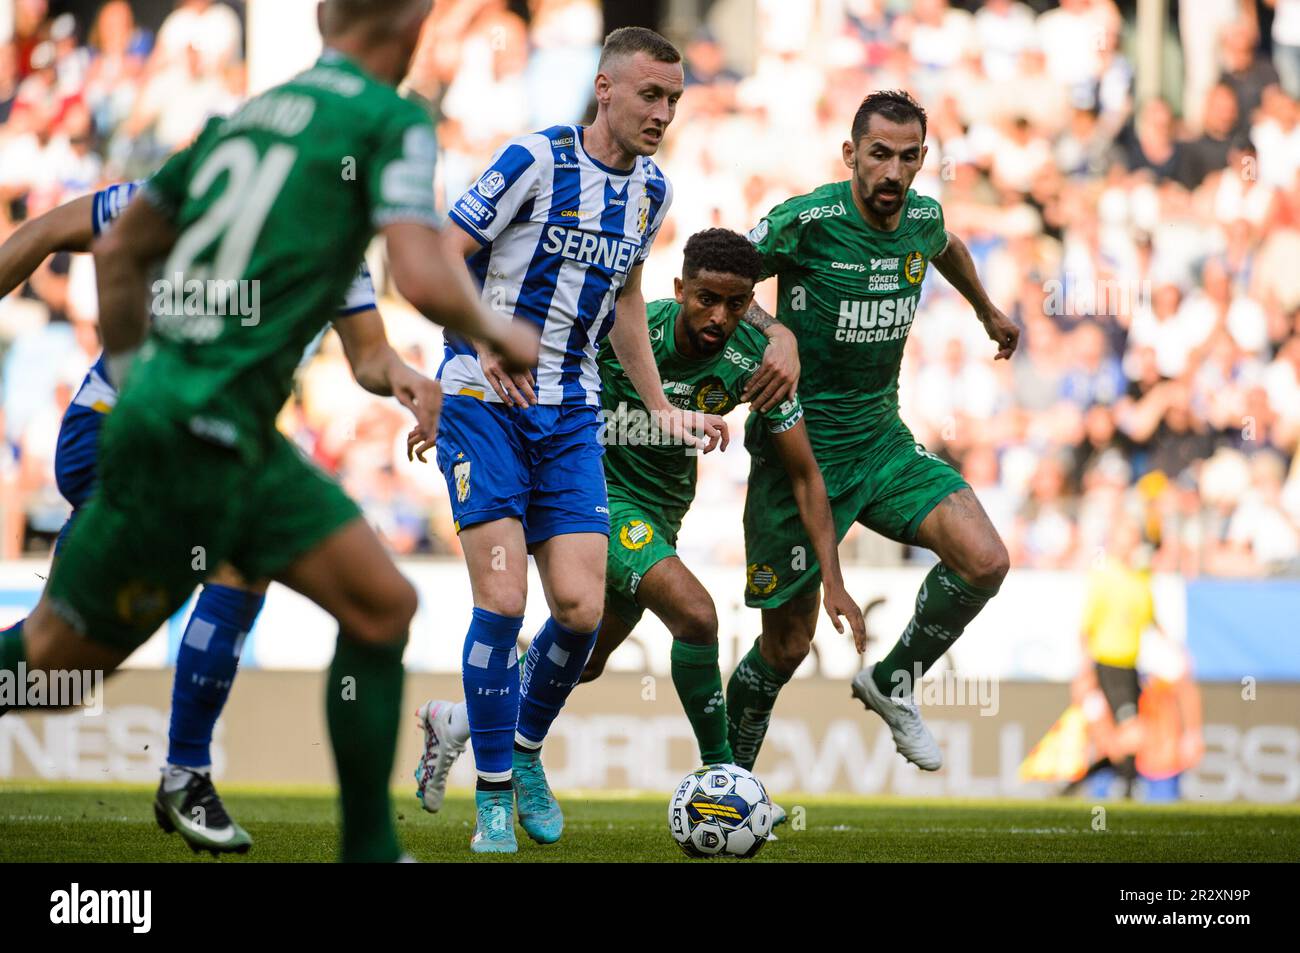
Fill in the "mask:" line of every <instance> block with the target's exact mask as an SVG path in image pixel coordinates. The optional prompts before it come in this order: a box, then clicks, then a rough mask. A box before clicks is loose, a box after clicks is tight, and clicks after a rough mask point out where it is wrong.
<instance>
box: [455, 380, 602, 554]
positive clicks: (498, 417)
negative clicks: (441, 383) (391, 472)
mask: <svg viewBox="0 0 1300 953" xmlns="http://www.w3.org/2000/svg"><path fill="white" fill-rule="evenodd" d="M599 431H600V425H599V420H598V418H597V416H596V408H595V407H592V406H589V405H587V404H558V405H544V406H543V405H534V406H532V407H529V408H528V409H526V410H518V409H516V408H507V407H505V406H504V405H502V404H497V403H490V402H488V401H484V400H479V399H478V398H477V397H469V396H466V395H460V394H457V395H452V396H448V397H446V398H445V399H444V400H443V404H442V420H441V422H440V424H439V426H438V468H439V469H441V470H442V475H443V477H444V478H445V479H446V480H447V490H448V492H449V493H450V494H451V512H452V516H454V517H455V519H456V531H457V532H460V531H461V530H463V529H465V528H466V527H469V526H474V525H477V524H478V523H487V522H491V521H492V520H497V519H502V518H505V517H515V518H517V519H519V520H520V521H521V522H522V523H523V524H524V539H525V540H526V541H527V543H528V545H529V546H530V547H531V546H532V545H533V544H535V543H540V542H543V541H545V540H548V539H550V538H551V537H552V536H562V535H564V534H566V533H603V534H604V535H606V536H608V535H609V498H608V496H607V495H606V492H605V468H604V465H603V464H602V462H601V457H602V456H604V454H605V448H604V447H603V446H601V444H600V440H599V439H598V434H599Z"/></svg>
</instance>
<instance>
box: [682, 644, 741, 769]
mask: <svg viewBox="0 0 1300 953" xmlns="http://www.w3.org/2000/svg"><path fill="white" fill-rule="evenodd" d="M671 659H672V672H673V687H674V688H676V689H677V697H678V698H680V699H681V700H682V708H683V709H684V710H685V711H686V718H687V720H688V721H690V723H691V730H692V731H694V732H695V740H696V742H697V743H698V744H699V746H700V763H701V764H730V763H731V745H729V744H727V706H726V702H725V701H724V700H723V697H722V672H720V671H719V670H718V644H717V643H716V642H715V643H713V644H712V645H691V644H689V643H687V642H679V641H677V640H676V639H674V640H673V649H672V655H671Z"/></svg>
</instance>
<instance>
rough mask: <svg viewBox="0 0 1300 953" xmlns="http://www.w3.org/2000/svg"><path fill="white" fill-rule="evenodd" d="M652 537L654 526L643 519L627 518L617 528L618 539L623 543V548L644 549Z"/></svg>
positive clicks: (653, 535)
mask: <svg viewBox="0 0 1300 953" xmlns="http://www.w3.org/2000/svg"><path fill="white" fill-rule="evenodd" d="M654 538H655V530H654V527H653V526H651V525H650V524H649V523H647V522H646V521H645V520H628V521H627V522H626V523H624V524H623V525H622V526H620V527H619V530H618V541H619V542H620V543H622V544H623V548H624V549H630V550H632V551H633V552H636V551H637V550H639V549H645V547H646V546H648V545H649V544H650V541H651V540H652V539H654Z"/></svg>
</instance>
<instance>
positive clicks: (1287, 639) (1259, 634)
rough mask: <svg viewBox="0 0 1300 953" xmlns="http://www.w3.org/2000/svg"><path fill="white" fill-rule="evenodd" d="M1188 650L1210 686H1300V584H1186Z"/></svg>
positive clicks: (1221, 581) (1209, 581)
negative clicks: (1248, 682) (1250, 682)
mask: <svg viewBox="0 0 1300 953" xmlns="http://www.w3.org/2000/svg"><path fill="white" fill-rule="evenodd" d="M1187 645H1188V648H1189V649H1190V650H1191V653H1192V658H1193V660H1194V661H1193V664H1194V665H1195V666H1196V677H1197V678H1198V679H1204V680H1207V681H1216V680H1230V681H1239V680H1240V679H1242V678H1243V677H1246V676H1251V677H1253V678H1256V679H1258V680H1260V681H1300V580H1274V579H1260V580H1255V579H1252V580H1227V579H1205V580H1196V581H1193V582H1189V583H1187Z"/></svg>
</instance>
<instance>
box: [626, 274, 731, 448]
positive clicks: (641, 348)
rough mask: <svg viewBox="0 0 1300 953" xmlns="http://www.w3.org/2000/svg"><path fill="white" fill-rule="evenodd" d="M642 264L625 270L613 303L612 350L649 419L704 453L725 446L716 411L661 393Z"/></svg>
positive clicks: (723, 429) (724, 431)
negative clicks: (682, 405)
mask: <svg viewBox="0 0 1300 953" xmlns="http://www.w3.org/2000/svg"><path fill="white" fill-rule="evenodd" d="M641 268H642V266H641V265H637V266H636V267H635V268H633V269H632V271H631V272H630V273H629V274H628V278H627V283H626V284H625V285H624V286H623V290H622V292H621V293H620V294H619V296H618V300H617V301H616V302H615V303H614V326H613V328H611V329H610V332H609V343H610V344H611V345H612V346H613V348H614V354H615V356H616V357H617V358H618V362H619V363H620V364H622V365H623V372H624V373H625V374H627V377H628V380H630V381H631V382H632V386H633V387H634V388H636V393H637V396H638V397H640V398H641V401H642V402H643V403H644V404H645V406H646V410H648V411H650V413H651V414H652V415H653V416H652V419H656V418H657V419H659V420H662V421H663V422H664V430H665V431H666V432H667V433H668V435H669V436H670V437H674V438H679V439H681V440H682V441H684V442H685V444H686V445H687V446H688V447H697V448H698V447H702V448H703V450H704V452H705V453H708V452H709V451H710V450H712V449H713V448H714V447H716V446H718V445H719V444H721V445H722V449H723V450H726V449H727V443H728V442H729V440H730V436H729V434H728V432H727V422H726V421H725V420H723V419H722V418H721V417H719V416H718V415H717V414H700V413H695V412H693V411H686V410H679V409H678V408H676V407H673V406H672V405H671V404H670V403H668V398H667V397H665V396H664V385H663V380H662V379H661V378H660V377H659V367H658V365H657V364H655V357H654V350H653V349H652V348H651V347H650V328H649V324H648V322H647V318H646V306H645V295H644V294H643V293H642V292H641Z"/></svg>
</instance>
